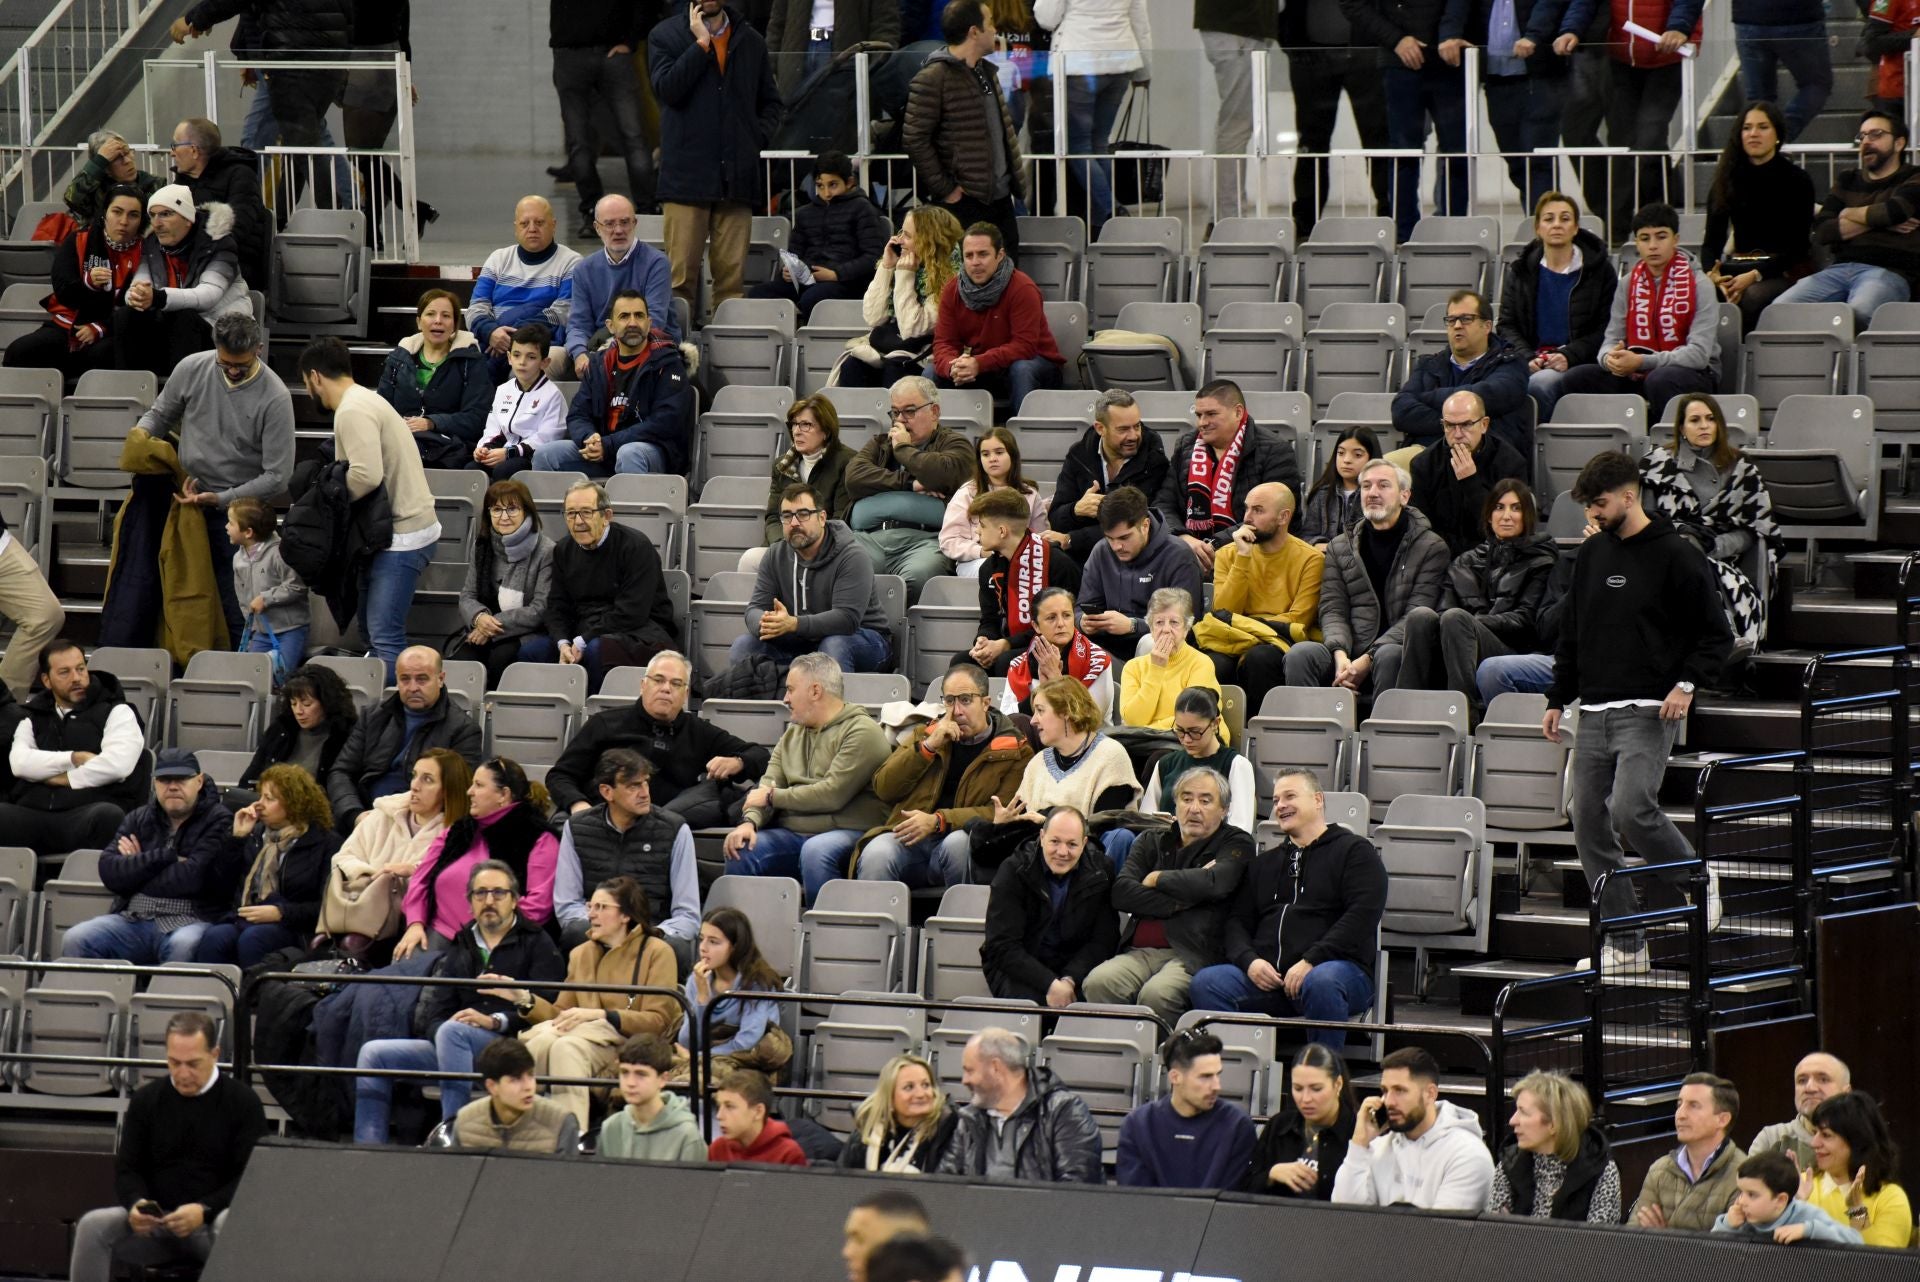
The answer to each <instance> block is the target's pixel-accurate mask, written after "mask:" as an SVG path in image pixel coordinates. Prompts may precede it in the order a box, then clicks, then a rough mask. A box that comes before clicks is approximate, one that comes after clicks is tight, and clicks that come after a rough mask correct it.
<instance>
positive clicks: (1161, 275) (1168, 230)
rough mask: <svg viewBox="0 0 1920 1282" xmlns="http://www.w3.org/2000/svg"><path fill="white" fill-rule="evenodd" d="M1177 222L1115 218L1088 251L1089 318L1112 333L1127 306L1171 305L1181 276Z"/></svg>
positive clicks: (1096, 325) (1179, 224) (1175, 220)
mask: <svg viewBox="0 0 1920 1282" xmlns="http://www.w3.org/2000/svg"><path fill="white" fill-rule="evenodd" d="M1182 234H1183V229H1182V227H1181V223H1180V220H1179V219H1178V218H1115V219H1111V220H1109V221H1108V222H1107V224H1106V225H1105V226H1104V227H1102V228H1101V229H1100V235H1099V238H1098V239H1097V240H1095V241H1094V243H1093V244H1091V245H1089V246H1088V247H1087V289H1086V301H1087V313H1088V315H1089V316H1090V317H1091V319H1092V324H1093V329H1094V332H1095V333H1098V332H1099V331H1101V330H1103V329H1112V328H1113V327H1114V326H1115V324H1116V323H1117V322H1118V321H1119V318H1120V309H1121V308H1122V307H1125V306H1126V305H1127V304H1128V303H1171V302H1173V301H1175V300H1176V299H1178V298H1179V296H1180V294H1179V290H1180V281H1181V277H1182V275H1183V271H1182V267H1181V264H1182V257H1181V253H1180V246H1181V243H1182Z"/></svg>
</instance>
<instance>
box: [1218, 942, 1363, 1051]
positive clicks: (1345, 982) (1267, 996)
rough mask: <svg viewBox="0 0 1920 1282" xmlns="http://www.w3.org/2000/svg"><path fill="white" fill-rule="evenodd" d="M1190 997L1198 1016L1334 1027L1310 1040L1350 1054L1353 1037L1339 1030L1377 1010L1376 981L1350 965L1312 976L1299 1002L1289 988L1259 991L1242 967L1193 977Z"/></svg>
mask: <svg viewBox="0 0 1920 1282" xmlns="http://www.w3.org/2000/svg"><path fill="white" fill-rule="evenodd" d="M1190 994H1191V998H1192V1001H1193V1009H1194V1010H1220V1011H1240V1012H1243V1013H1247V1014H1260V1015H1277V1016H1280V1017H1281V1018H1284V1019H1311V1020H1316V1021H1321V1022H1324V1023H1327V1024H1330V1025H1334V1027H1331V1028H1316V1029H1315V1030H1313V1036H1312V1037H1311V1038H1310V1039H1309V1040H1311V1041H1316V1042H1320V1043H1323V1044H1324V1045H1326V1046H1327V1047H1328V1048H1329V1049H1332V1050H1336V1051H1344V1050H1345V1049H1346V1043H1347V1034H1346V1031H1345V1029H1343V1028H1340V1027H1339V1026H1340V1025H1343V1024H1345V1023H1346V1022H1347V1020H1349V1019H1351V1018H1353V1017H1354V1016H1355V1015H1358V1014H1360V1013H1361V1012H1362V1011H1365V1010H1367V1009H1368V1008H1369V1007H1371V1006H1372V1005H1373V977H1372V976H1371V975H1369V974H1367V972H1366V971H1364V970H1362V969H1361V968H1360V967H1358V966H1356V965H1354V964H1353V963H1352V962H1350V961H1341V960H1337V959H1336V960H1334V961H1323V962H1321V963H1319V964H1318V965H1316V966H1315V967H1314V968H1313V969H1312V970H1310V971H1308V972H1307V980H1306V983H1304V984H1302V985H1301V986H1300V998H1299V1000H1298V1001H1295V1000H1294V999H1293V998H1291V997H1289V996H1287V993H1286V990H1285V989H1283V988H1276V989H1274V990H1273V991H1272V992H1266V991H1263V990H1262V989H1260V988H1258V987H1256V986H1255V984H1254V982H1253V981H1252V980H1251V979H1248V978H1247V973H1246V972H1245V971H1243V970H1241V969H1240V968H1239V967H1238V966H1227V965H1222V966H1209V967H1207V968H1206V969H1205V970H1203V971H1201V972H1200V973H1199V974H1198V975H1195V976H1194V977H1193V987H1192V989H1191V990H1190Z"/></svg>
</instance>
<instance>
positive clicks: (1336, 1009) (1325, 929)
mask: <svg viewBox="0 0 1920 1282" xmlns="http://www.w3.org/2000/svg"><path fill="white" fill-rule="evenodd" d="M1273 817H1274V821H1275V822H1276V823H1277V824H1278V825H1279V827H1280V835H1281V837H1282V839H1283V840H1282V843H1281V844H1280V845H1278V846H1276V847H1274V848H1273V849H1271V850H1267V851H1262V852H1261V853H1259V854H1257V855H1255V856H1254V857H1253V860H1252V862H1251V863H1249V864H1248V865H1247V872H1246V877H1245V879H1244V880H1242V881H1241V883H1240V888H1239V894H1238V895H1237V896H1236V897H1235V898H1234V901H1233V906H1232V908H1231V910H1230V911H1229V912H1228V913H1227V917H1226V925H1225V938H1224V943H1223V948H1222V951H1223V952H1224V954H1225V956H1226V959H1227V960H1226V962H1225V963H1224V964H1222V965H1215V966H1209V967H1207V968H1206V969H1205V970H1203V971H1201V972H1200V973H1199V974H1197V975H1195V976H1194V979H1193V1004H1194V1006H1195V1008H1196V1009H1199V1010H1226V1011H1257V1012H1259V1013H1261V1014H1266V1015H1279V1016H1283V1017H1287V1018H1305V1019H1311V1020H1317V1021H1320V1022H1322V1023H1324V1024H1325V1025H1327V1027H1324V1028H1318V1029H1315V1030H1314V1031H1313V1034H1312V1035H1313V1037H1314V1039H1315V1040H1317V1041H1320V1042H1323V1043H1325V1044H1326V1046H1327V1048H1328V1049H1329V1050H1338V1049H1340V1048H1341V1047H1342V1046H1343V1045H1344V1044H1345V1042H1346V1030H1345V1028H1344V1027H1342V1025H1344V1024H1345V1023H1346V1022H1347V1021H1348V1020H1349V1019H1352V1018H1353V1017H1354V1016H1355V1015H1360V1014H1364V1013H1365V1012H1366V1011H1368V1010H1369V1009H1371V1008H1372V1006H1373V998H1374V991H1373V975H1374V968H1375V966H1376V965H1377V964H1378V956H1377V953H1378V947H1379V944H1378V941H1379V938H1380V917H1381V914H1382V913H1383V912H1384V911H1385V910H1386V906H1387V869H1386V865H1385V864H1383V863H1382V862H1381V860H1380V852H1379V851H1377V850H1375V849H1374V846H1373V843H1372V842H1370V841H1368V840H1367V838H1366V836H1365V835H1364V834H1362V833H1356V832H1349V831H1348V830H1347V829H1345V828H1343V827H1341V826H1340V825H1339V824H1330V823H1328V822H1327V818H1326V797H1325V795H1324V794H1323V793H1322V792H1321V791H1320V780H1319V778H1318V776H1316V775H1315V774H1314V773H1313V771H1311V770H1307V769H1304V768H1300V767H1290V768H1287V769H1284V770H1282V771H1281V772H1280V776H1279V778H1278V779H1276V780H1275V781H1274V785H1273Z"/></svg>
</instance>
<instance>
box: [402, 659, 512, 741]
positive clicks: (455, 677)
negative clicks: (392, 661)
mask: <svg viewBox="0 0 1920 1282" xmlns="http://www.w3.org/2000/svg"><path fill="white" fill-rule="evenodd" d="M440 679H441V680H442V681H444V682H445V683H446V687H447V694H448V696H449V697H450V698H452V700H453V706H454V707H456V708H458V709H460V710H461V711H462V712H464V713H466V714H467V716H469V717H471V718H472V719H473V722H474V724H475V725H478V724H479V723H480V718H481V717H482V716H483V715H485V711H486V709H485V703H486V694H487V665H486V664H484V663H482V662H480V661H479V660H478V659H444V660H442V661H441V663H440ZM391 689H392V687H391V686H389V687H387V690H391ZM386 693H387V691H382V692H381V697H382V698H384V697H385V696H386Z"/></svg>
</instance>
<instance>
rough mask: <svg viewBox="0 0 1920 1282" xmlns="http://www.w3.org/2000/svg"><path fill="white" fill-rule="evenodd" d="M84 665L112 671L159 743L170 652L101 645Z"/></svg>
mask: <svg viewBox="0 0 1920 1282" xmlns="http://www.w3.org/2000/svg"><path fill="white" fill-rule="evenodd" d="M87 666H88V667H89V668H92V669H97V670H98V671H101V672H110V673H112V674H113V675H114V677H115V678H116V679H117V680H118V681H119V682H120V692H121V693H122V694H124V695H125V696H126V699H127V702H128V703H130V704H132V705H133V710H134V711H135V712H136V713H138V714H139V716H140V725H141V728H142V729H144V730H145V731H146V736H147V746H148V747H150V748H157V747H159V745H160V743H161V736H162V735H164V734H165V733H166V729H167V687H168V684H169V683H170V682H171V680H172V678H173V656H172V655H171V654H168V653H167V652H166V651H165V650H162V649H160V648H159V647H158V646H119V645H103V646H98V647H96V648H95V649H94V651H93V653H91V654H89V655H88V656H87ZM0 951H4V950H0Z"/></svg>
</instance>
